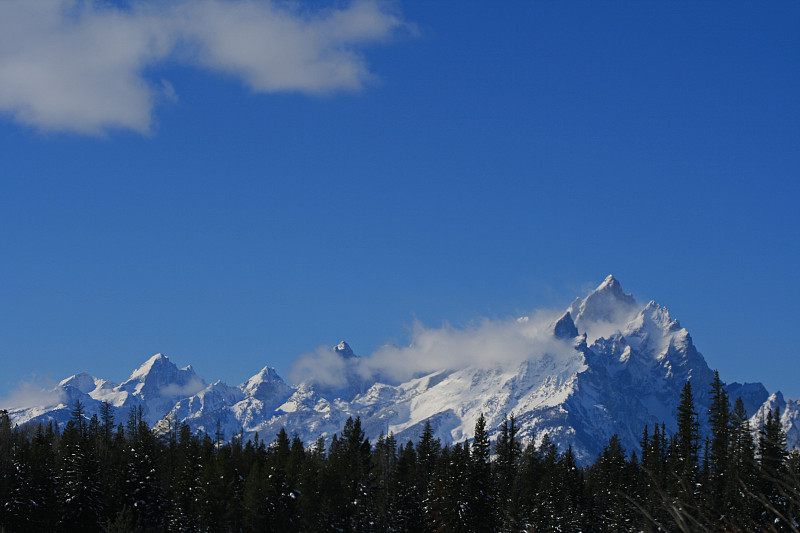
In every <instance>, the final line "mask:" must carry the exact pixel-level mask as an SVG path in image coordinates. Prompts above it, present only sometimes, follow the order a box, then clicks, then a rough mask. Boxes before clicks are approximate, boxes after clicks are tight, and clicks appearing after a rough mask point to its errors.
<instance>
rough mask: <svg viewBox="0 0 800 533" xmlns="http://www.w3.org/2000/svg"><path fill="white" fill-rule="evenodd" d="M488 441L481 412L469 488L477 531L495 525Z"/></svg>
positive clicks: (473, 449) (493, 492) (490, 529)
mask: <svg viewBox="0 0 800 533" xmlns="http://www.w3.org/2000/svg"><path fill="white" fill-rule="evenodd" d="M489 456H490V443H489V433H488V431H487V430H486V419H485V418H484V416H483V413H481V415H480V417H479V418H478V421H477V422H476V423H475V436H474V438H473V442H472V470H471V472H470V474H471V476H470V477H471V480H470V488H471V492H472V494H471V498H470V499H471V505H470V510H471V514H472V521H473V523H474V525H475V530H476V531H478V532H479V533H481V532H485V531H493V530H494V527H495V503H496V500H495V490H494V487H493V483H492V471H491V465H490V463H489Z"/></svg>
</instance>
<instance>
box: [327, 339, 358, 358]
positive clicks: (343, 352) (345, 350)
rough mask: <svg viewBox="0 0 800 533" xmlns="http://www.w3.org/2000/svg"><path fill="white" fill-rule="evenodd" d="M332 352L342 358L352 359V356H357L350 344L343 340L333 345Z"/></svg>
mask: <svg viewBox="0 0 800 533" xmlns="http://www.w3.org/2000/svg"><path fill="white" fill-rule="evenodd" d="M333 352H334V353H335V354H337V355H338V356H340V357H342V358H343V359H352V358H354V357H358V356H357V355H356V354H355V353H353V349H352V348H350V345H349V344H347V343H346V342H345V341H342V342H340V343H339V344H338V345H337V346H335V347H334V348H333Z"/></svg>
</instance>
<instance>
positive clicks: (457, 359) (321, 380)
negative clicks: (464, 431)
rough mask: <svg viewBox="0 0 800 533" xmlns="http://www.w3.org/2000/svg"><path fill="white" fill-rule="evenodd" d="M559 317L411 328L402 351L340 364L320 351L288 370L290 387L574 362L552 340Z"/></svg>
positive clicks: (569, 351)
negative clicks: (560, 359) (542, 360)
mask: <svg viewBox="0 0 800 533" xmlns="http://www.w3.org/2000/svg"><path fill="white" fill-rule="evenodd" d="M561 313H563V311H561V312H555V311H537V312H536V313H534V314H533V315H531V316H530V317H527V318H526V319H525V320H517V319H508V320H482V321H479V322H476V323H475V324H472V325H470V326H467V327H464V328H456V327H453V326H450V325H445V326H443V327H441V328H428V327H425V326H423V325H422V324H420V323H415V324H414V327H413V330H412V334H411V342H410V343H409V345H408V346H393V345H386V346H383V347H381V348H379V349H377V350H376V351H375V352H373V353H372V354H371V355H369V356H368V357H363V358H358V359H348V360H344V359H342V358H341V357H338V356H337V355H336V354H335V353H334V352H333V351H332V350H330V349H326V348H320V349H318V350H317V351H316V352H315V353H313V354H306V355H304V356H301V357H300V358H299V359H298V360H297V362H295V364H294V366H293V367H292V371H291V374H290V379H291V380H292V381H293V382H294V383H300V382H311V383H315V384H319V385H324V386H343V385H345V384H346V381H347V379H348V376H352V375H355V374H357V375H360V376H361V377H363V378H365V379H370V378H378V379H380V380H382V381H384V382H395V383H399V382H403V381H406V380H408V379H410V378H412V377H414V376H419V375H424V374H427V373H430V372H434V371H438V370H458V369H461V368H465V367H468V366H470V367H478V368H494V367H498V366H499V367H501V368H515V367H516V366H517V365H519V364H520V363H521V362H522V361H525V360H528V359H535V358H537V357H541V356H542V355H544V354H550V355H555V356H564V357H574V356H575V351H574V347H573V344H572V342H571V341H562V340H558V339H556V338H555V336H554V335H553V326H554V324H555V321H556V320H557V319H558V317H559V316H560V314H561Z"/></svg>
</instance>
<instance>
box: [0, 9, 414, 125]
mask: <svg viewBox="0 0 800 533" xmlns="http://www.w3.org/2000/svg"><path fill="white" fill-rule="evenodd" d="M389 7H391V4H388V3H385V2H380V1H378V0H358V1H355V2H353V3H352V4H350V5H348V6H346V7H342V8H339V9H332V8H331V9H323V10H317V11H312V10H309V9H302V8H301V7H300V5H299V4H295V3H283V2H281V3H277V2H273V1H271V0H174V1H162V2H156V1H150V0H140V1H135V2H132V4H131V8H130V9H127V10H125V9H121V8H118V7H112V6H111V5H110V4H108V3H101V2H99V1H93V0H36V1H30V0H5V1H3V2H0V111H2V112H5V113H7V114H9V115H10V116H11V117H13V119H14V120H16V121H18V122H21V123H23V124H28V125H31V126H34V127H36V128H39V129H42V130H68V131H75V132H79V133H84V134H99V133H103V132H105V131H107V130H109V129H113V128H122V129H130V130H134V131H137V132H140V133H145V134H146V133H148V132H150V131H151V128H152V123H153V107H154V105H155V104H157V103H158V102H159V101H161V100H167V101H169V100H172V101H174V99H175V97H176V95H175V91H174V88H172V85H171V84H170V83H169V80H163V79H158V80H150V79H148V78H147V77H146V70H147V68H148V67H154V66H158V65H159V64H161V63H163V62H165V61H167V60H174V61H179V62H182V63H185V64H188V65H190V66H195V67H199V68H203V69H206V70H209V71H212V72H216V73H224V74H226V75H228V76H232V77H233V78H236V79H238V80H240V81H241V82H242V83H244V84H246V85H247V86H248V87H250V88H251V89H252V90H253V91H255V92H275V91H300V92H304V93H325V92H330V91H337V90H351V91H352V90H358V89H360V88H361V87H363V86H364V84H365V83H367V82H368V81H369V80H370V79H371V77H372V75H371V74H370V72H369V69H368V68H367V66H366V63H365V61H364V59H363V57H362V56H361V55H360V53H359V49H360V48H361V47H362V46H364V45H366V44H369V43H372V42H379V41H382V40H385V39H387V38H389V37H391V36H392V35H394V34H395V33H396V32H397V31H398V30H399V29H401V28H402V27H404V23H403V22H402V20H401V19H400V17H399V16H398V15H397V14H395V13H394V12H392V10H390V9H389Z"/></svg>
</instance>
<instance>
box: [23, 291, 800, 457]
mask: <svg viewBox="0 0 800 533" xmlns="http://www.w3.org/2000/svg"><path fill="white" fill-rule="evenodd" d="M492 327H493V328H495V330H500V331H502V337H503V338H504V339H505V338H507V337H508V338H512V340H513V341H514V342H512V343H511V344H503V345H502V346H503V347H506V346H510V347H511V348H510V349H515V347H517V346H519V347H520V348H519V351H520V353H521V354H522V355H517V356H515V357H505V356H504V354H498V352H497V347H496V346H494V344H493V343H492V342H488V341H485V340H484V339H481V338H480V336H479V335H475V336H473V337H470V338H469V339H468V341H466V344H463V345H461V346H462V347H464V349H467V348H470V349H473V350H474V349H475V346H478V349H479V350H480V349H484V346H485V350H486V356H485V357H481V356H480V355H481V354H480V353H479V354H478V356H473V357H471V358H465V359H464V361H465V363H464V364H462V365H453V364H450V365H447V368H439V369H437V370H434V371H425V372H418V373H417V374H415V375H414V376H413V377H412V378H411V379H404V380H401V381H399V382H398V381H389V380H384V379H382V378H381V377H380V376H381V371H380V368H378V369H377V371H376V369H375V365H376V363H375V358H374V357H373V358H362V357H359V356H357V355H356V354H355V353H354V352H353V350H352V349H351V348H350V346H349V345H348V344H347V343H346V342H344V341H342V342H341V343H340V344H338V345H337V346H335V347H333V348H332V349H330V350H328V351H327V352H325V353H320V354H317V356H318V357H320V358H322V359H319V360H320V361H322V360H325V361H328V363H331V364H330V365H329V368H334V369H336V372H337V375H336V376H335V378H336V379H330V380H328V381H327V382H326V383H325V384H322V383H319V382H315V381H314V380H307V381H303V382H300V383H298V384H295V385H292V386H290V385H289V384H287V383H286V382H284V380H283V379H282V378H281V377H280V376H279V375H278V374H277V373H276V372H275V370H274V369H272V368H270V367H265V368H263V369H262V370H261V371H259V372H258V373H257V374H255V375H254V376H253V377H251V378H250V379H248V380H247V381H246V382H244V383H242V384H241V385H239V386H236V387H233V386H229V385H227V384H225V383H222V382H219V381H218V382H215V383H213V384H211V385H208V384H207V383H206V382H205V381H204V380H202V379H201V378H200V377H198V376H197V375H196V374H195V373H194V371H193V370H192V368H191V367H186V368H183V369H178V368H177V367H176V366H175V365H174V364H173V363H172V362H170V361H169V359H168V358H167V357H166V356H163V355H161V354H157V355H155V356H153V357H151V358H150V359H148V360H147V361H146V362H145V363H144V364H143V365H142V366H141V367H140V368H138V369H137V370H135V371H134V372H133V373H132V374H131V377H130V379H128V380H127V381H125V382H124V383H122V384H120V385H116V384H114V383H110V382H108V381H105V380H101V379H97V378H94V377H92V376H90V375H88V374H78V375H75V376H72V377H70V378H67V379H65V380H64V381H62V382H61V383H60V384H59V385H58V387H56V389H55V390H54V391H52V392H53V394H52V395H51V396H52V397H54V398H57V400H54V404H53V405H43V406H31V407H29V408H24V409H15V410H13V411H11V412H10V415H11V417H12V419H13V420H14V421H15V422H17V423H25V422H36V421H46V420H55V421H56V422H59V423H63V422H65V421H66V420H68V418H69V415H70V411H71V406H72V404H74V402H75V401H76V400H80V401H81V402H82V403H83V404H84V406H85V408H86V413H87V415H88V416H91V415H92V414H94V413H96V412H98V411H99V409H100V405H101V402H103V401H107V402H109V403H111V405H112V406H113V407H114V410H115V416H116V420H117V422H124V420H125V419H126V417H127V412H128V411H129V410H130V409H131V408H133V407H137V406H141V407H142V408H143V411H144V413H145V419H146V420H147V421H148V423H150V424H151V425H153V426H154V427H156V429H157V430H159V431H166V430H167V429H168V428H169V427H170V424H172V423H174V422H175V421H181V422H186V423H188V424H189V425H190V426H191V427H192V428H193V429H194V430H196V431H204V432H206V433H210V434H213V433H215V432H216V430H217V427H218V426H219V427H221V429H222V430H223V432H224V434H225V435H226V436H227V437H231V436H233V435H236V434H239V433H243V434H244V436H245V437H250V436H253V435H254V434H255V433H258V434H259V435H260V436H261V437H262V438H265V439H269V438H271V436H272V435H274V434H276V433H278V431H279V430H280V429H281V428H286V430H287V431H288V432H289V433H290V434H291V433H296V434H297V435H298V436H299V437H300V438H301V439H302V440H303V441H304V442H305V443H306V444H310V443H312V442H313V441H315V440H316V438H317V437H318V436H320V435H323V436H325V437H330V436H332V435H333V434H334V433H337V432H339V431H341V429H342V427H343V425H344V423H345V421H346V420H347V418H348V417H351V416H353V417H355V416H358V417H360V418H361V421H362V426H363V428H364V429H365V431H366V433H367V436H368V437H369V438H370V439H372V440H374V439H376V438H377V437H378V436H379V435H380V434H381V433H383V434H389V433H394V434H395V436H396V437H397V439H398V441H399V442H402V441H404V440H407V439H416V438H417V437H418V436H419V434H420V433H421V430H422V427H423V426H424V425H425V423H426V421H430V422H431V424H432V427H433V428H434V431H435V432H436V436H437V437H438V438H440V439H441V440H442V442H443V443H450V442H457V441H463V440H466V439H469V438H471V437H472V433H473V429H474V426H475V422H476V421H477V419H478V417H479V416H480V415H481V414H483V415H484V416H485V418H486V420H487V424H488V427H489V429H490V435H492V434H494V432H495V431H496V430H497V428H498V427H499V426H500V424H502V421H503V419H504V418H505V417H506V416H507V415H511V414H513V415H514V416H515V417H516V420H517V425H518V427H520V436H521V437H522V438H524V439H527V440H534V441H540V440H541V439H542V437H543V436H544V434H545V433H547V434H548V435H549V436H550V438H551V439H552V440H553V441H554V442H555V443H556V444H557V445H558V446H559V447H560V448H561V449H565V448H566V447H567V446H572V448H573V450H574V451H575V454H576V457H577V458H578V459H579V461H581V462H584V463H586V462H591V461H593V460H594V458H595V457H596V455H597V453H598V452H599V451H600V450H601V449H602V448H603V446H604V445H605V444H606V443H607V442H608V440H609V438H610V437H611V436H612V435H614V434H617V435H619V437H620V440H621V442H622V444H623V446H624V447H625V448H626V449H627V450H628V451H631V450H637V451H638V446H639V441H640V438H641V434H642V431H643V429H644V427H645V425H649V426H650V427H651V428H652V426H653V425H654V424H657V423H659V424H660V423H661V422H664V423H665V424H666V426H667V429H668V430H669V431H672V430H674V426H675V413H676V407H677V405H678V402H679V397H680V392H681V389H682V388H683V385H684V383H685V382H686V380H690V381H691V383H692V387H693V391H694V397H695V402H696V410H697V412H698V413H699V414H700V419H701V423H704V422H705V413H706V412H707V411H708V407H709V405H710V400H709V394H708V390H709V384H710V382H711V379H712V377H713V372H712V371H711V369H709V367H708V365H707V364H706V362H705V360H704V359H703V356H702V355H701V354H700V353H699V352H698V350H697V349H696V348H695V346H694V344H693V341H692V338H691V336H690V335H689V332H688V331H687V330H686V329H685V328H683V327H681V325H680V324H679V323H678V321H677V320H674V319H673V318H671V317H670V315H669V312H668V311H667V309H665V308H663V307H661V306H660V305H658V304H657V303H655V302H649V303H647V304H646V305H644V306H642V305H639V304H638V303H637V302H636V301H635V299H634V298H633V296H632V295H630V294H626V293H625V292H624V291H623V290H622V286H621V285H620V283H619V281H617V280H616V279H615V278H614V277H613V276H608V277H607V278H606V279H605V280H604V281H603V283H602V284H600V285H599V286H598V287H597V289H595V290H594V291H592V292H591V293H590V294H589V295H588V296H586V297H585V298H583V299H580V298H579V299H577V300H576V301H575V302H573V303H572V304H571V305H570V306H569V307H568V309H567V311H566V312H562V313H561V314H560V315H553V316H552V317H551V318H549V319H548V321H547V322H542V319H541V317H539V318H535V317H534V318H529V317H523V318H520V319H518V320H516V321H513V322H509V323H503V324H500V325H497V324H495V325H493V326H492ZM515 343H516V344H515ZM432 346H433V347H432V348H430V350H432V351H431V352H430V353H432V354H434V355H435V353H436V350H437V346H439V345H437V344H436V343H432ZM441 346H442V349H445V347H444V345H441ZM398 353H399V354H401V355H402V354H403V353H404V352H402V350H400V351H398ZM395 363H396V361H395ZM727 389H728V392H729V394H730V397H731V401H732V402H733V401H735V400H736V398H738V397H741V398H742V399H743V401H744V404H745V406H746V408H747V409H748V412H749V413H750V414H751V415H753V419H752V420H751V423H752V426H753V427H754V428H758V427H759V425H760V423H761V420H762V418H763V417H764V416H765V415H766V412H767V410H768V409H774V408H776V407H778V408H780V410H781V414H782V421H783V423H784V428H785V430H786V432H787V436H788V441H789V443H790V445H796V444H798V443H800V423H798V422H797V421H798V420H800V402H797V401H793V400H786V399H784V398H783V395H781V394H780V393H779V392H778V393H775V394H772V395H769V394H768V392H767V390H766V389H765V388H764V386H763V385H761V384H759V383H749V384H744V385H742V384H738V383H732V384H730V385H729V386H728V387H727Z"/></svg>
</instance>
